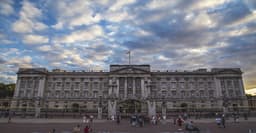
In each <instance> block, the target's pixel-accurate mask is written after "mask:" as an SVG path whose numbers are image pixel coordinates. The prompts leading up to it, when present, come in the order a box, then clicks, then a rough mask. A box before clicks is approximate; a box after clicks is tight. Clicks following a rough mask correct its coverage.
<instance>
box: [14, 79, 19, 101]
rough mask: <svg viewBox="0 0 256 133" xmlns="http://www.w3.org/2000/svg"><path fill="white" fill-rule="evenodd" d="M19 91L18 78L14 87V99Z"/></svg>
mask: <svg viewBox="0 0 256 133" xmlns="http://www.w3.org/2000/svg"><path fill="white" fill-rule="evenodd" d="M19 91H20V78H19V77H18V79H17V83H16V87H15V93H14V97H19Z"/></svg>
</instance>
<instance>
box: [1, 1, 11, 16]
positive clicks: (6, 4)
mask: <svg viewBox="0 0 256 133" xmlns="http://www.w3.org/2000/svg"><path fill="white" fill-rule="evenodd" d="M12 6H13V1H12V0H1V1H0V14H3V15H6V16H8V15H11V14H14V9H13V7H12Z"/></svg>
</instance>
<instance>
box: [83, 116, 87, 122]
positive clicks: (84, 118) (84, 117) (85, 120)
mask: <svg viewBox="0 0 256 133" xmlns="http://www.w3.org/2000/svg"><path fill="white" fill-rule="evenodd" d="M83 123H87V117H86V116H85V115H84V116H83Z"/></svg>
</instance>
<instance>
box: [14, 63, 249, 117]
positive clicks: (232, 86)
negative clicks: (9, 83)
mask: <svg viewBox="0 0 256 133" xmlns="http://www.w3.org/2000/svg"><path fill="white" fill-rule="evenodd" d="M243 106H248V102H247V99H246V96H245V92H244V85H243V80H242V72H241V70H240V69H239V68H213V69H211V70H210V71H208V70H207V69H198V70H194V71H169V70H168V71H152V70H151V69H150V65H110V70H109V71H65V70H59V69H56V70H52V71H48V70H47V69H45V68H20V69H19V71H18V73H17V83H16V89H15V94H14V97H13V101H12V108H23V109H24V108H28V109H34V110H35V112H36V115H38V114H39V113H40V111H41V112H42V110H45V109H61V110H69V109H71V108H72V109H75V111H78V110H79V111H80V112H97V113H98V117H99V118H101V117H102V114H104V113H105V114H107V115H108V116H112V115H116V114H117V113H121V114H127V113H142V114H147V115H148V116H152V115H156V113H161V114H163V115H166V113H168V112H169V111H170V110H173V109H179V108H181V107H182V108H188V109H195V108H201V109H213V108H215V109H216V108H218V109H222V108H223V107H243Z"/></svg>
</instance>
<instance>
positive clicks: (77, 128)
mask: <svg viewBox="0 0 256 133" xmlns="http://www.w3.org/2000/svg"><path fill="white" fill-rule="evenodd" d="M80 131H81V129H80V125H77V126H75V127H74V128H73V131H72V133H80Z"/></svg>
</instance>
